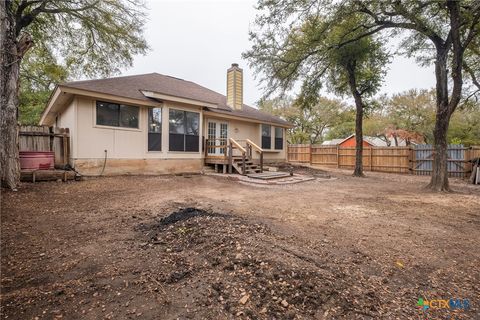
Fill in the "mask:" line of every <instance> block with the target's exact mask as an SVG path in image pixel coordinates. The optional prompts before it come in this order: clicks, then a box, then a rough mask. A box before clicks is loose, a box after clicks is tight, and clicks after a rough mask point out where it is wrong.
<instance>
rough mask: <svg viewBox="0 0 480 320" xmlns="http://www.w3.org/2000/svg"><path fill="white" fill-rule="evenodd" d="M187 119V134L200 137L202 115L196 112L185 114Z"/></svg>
mask: <svg viewBox="0 0 480 320" xmlns="http://www.w3.org/2000/svg"><path fill="white" fill-rule="evenodd" d="M185 114H186V119H187V126H186V127H187V132H186V134H188V135H193V136H198V129H199V126H198V123H199V121H200V115H199V114H198V113H196V112H185Z"/></svg>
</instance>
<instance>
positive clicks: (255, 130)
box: [204, 116, 287, 162]
mask: <svg viewBox="0 0 480 320" xmlns="http://www.w3.org/2000/svg"><path fill="white" fill-rule="evenodd" d="M209 120H210V121H216V122H224V123H228V138H233V139H235V140H245V139H250V140H251V141H253V143H255V144H256V145H258V146H259V147H261V144H262V139H261V134H262V133H261V124H259V123H252V122H246V121H239V120H233V119H225V118H223V119H222V118H218V117H212V116H208V117H205V124H204V127H205V133H204V135H205V137H207V128H208V125H207V123H208V121H209ZM271 130H272V133H271V138H272V142H271V145H272V148H273V147H274V145H275V140H274V135H275V129H274V126H273V125H272V126H271ZM241 144H242V145H243V143H241ZM286 147H287V145H286V139H285V131H284V133H283V149H282V150H264V151H265V152H264V156H263V158H264V160H265V161H267V162H268V161H284V160H286ZM254 158H255V159H258V158H259V154H258V153H257V152H254Z"/></svg>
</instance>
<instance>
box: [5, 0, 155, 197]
mask: <svg viewBox="0 0 480 320" xmlns="http://www.w3.org/2000/svg"><path fill="white" fill-rule="evenodd" d="M143 10H144V6H143V3H142V2H141V1H140V0H111V1H110V0H2V1H0V34H1V37H0V48H1V50H0V69H1V70H0V77H1V81H0V83H1V88H0V100H1V103H0V132H1V134H0V174H1V181H2V184H5V185H6V186H8V187H9V188H11V189H16V186H17V185H18V182H19V179H20V165H19V159H18V157H19V156H18V154H19V153H18V134H17V122H18V120H19V106H20V103H22V106H23V107H22V110H21V113H22V116H21V119H22V120H24V121H25V122H33V121H35V119H38V111H39V109H40V107H39V106H40V105H41V104H42V102H44V101H45V100H46V96H47V95H46V93H45V90H44V89H45V87H46V84H47V83H48V82H50V83H53V82H56V81H57V80H58V79H65V78H67V77H69V76H72V77H75V78H83V77H93V76H107V75H110V74H112V73H115V72H118V71H119V70H120V69H121V68H124V67H127V66H130V65H131V63H132V60H133V56H134V55H136V54H143V53H145V52H146V50H147V44H146V42H145V39H144V38H143V25H144V23H145V13H144V11H143ZM31 48H34V49H33V50H32V51H31V53H30V55H31V56H30V57H26V58H25V56H26V54H27V53H28V51H29V50H30V49H31ZM22 61H23V65H22ZM42 69H43V70H44V72H42V71H39V70H42ZM62 69H63V70H62ZM64 71H66V74H65V73H64ZM49 75H50V78H49V80H47V81H45V78H46V77H49ZM20 78H23V79H24V81H25V83H24V85H23V86H22V87H21V88H20ZM25 79H26V80H25ZM20 90H21V92H22V97H21V98H20V97H19V91H20Z"/></svg>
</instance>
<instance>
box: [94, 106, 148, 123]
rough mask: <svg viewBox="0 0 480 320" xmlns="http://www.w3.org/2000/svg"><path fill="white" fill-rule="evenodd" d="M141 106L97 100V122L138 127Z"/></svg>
mask: <svg viewBox="0 0 480 320" xmlns="http://www.w3.org/2000/svg"><path fill="white" fill-rule="evenodd" d="M139 114H140V108H139V107H135V106H128V105H124V104H118V103H112V102H105V101H97V104H96V119H97V120H96V124H97V125H100V126H109V127H121V128H133V129H138V123H139V121H138V119H139Z"/></svg>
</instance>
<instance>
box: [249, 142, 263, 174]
mask: <svg viewBox="0 0 480 320" xmlns="http://www.w3.org/2000/svg"><path fill="white" fill-rule="evenodd" d="M246 141H247V147H248V149H249V150H250V154H249V156H250V157H252V147H253V148H254V149H256V150H257V151H258V152H260V172H263V149H262V148H260V147H259V146H257V145H256V144H255V143H254V142H253V141H252V140H250V139H247V140H246Z"/></svg>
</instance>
